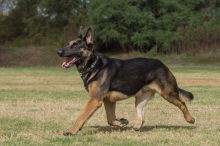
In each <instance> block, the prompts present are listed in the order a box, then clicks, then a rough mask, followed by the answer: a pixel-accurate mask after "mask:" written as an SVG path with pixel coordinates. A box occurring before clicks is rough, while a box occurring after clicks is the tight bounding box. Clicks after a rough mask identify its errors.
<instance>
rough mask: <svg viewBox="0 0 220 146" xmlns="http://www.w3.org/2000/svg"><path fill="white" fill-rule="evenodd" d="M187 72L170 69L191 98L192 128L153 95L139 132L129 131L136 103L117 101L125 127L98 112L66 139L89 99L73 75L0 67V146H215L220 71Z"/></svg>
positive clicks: (219, 128) (219, 142)
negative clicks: (112, 123)
mask: <svg viewBox="0 0 220 146" xmlns="http://www.w3.org/2000/svg"><path fill="white" fill-rule="evenodd" d="M186 69H188V71H187V72H184V71H182V72H181V70H180V69H179V68H178V69H175V68H174V69H173V70H174V74H175V76H176V78H177V80H178V82H179V84H180V85H181V86H183V87H184V88H186V89H187V90H189V91H192V92H193V93H194V95H195V100H194V101H193V102H192V103H187V105H188V107H189V110H190V112H191V113H192V115H193V116H194V117H195V118H196V123H195V124H194V125H190V124H188V123H187V122H186V121H185V120H184V118H183V115H182V113H181V112H180V111H179V109H177V108H176V107H174V106H173V105H171V104H169V103H168V102H167V101H165V100H164V99H163V98H161V97H159V96H158V95H157V96H156V97H155V98H154V99H153V100H152V101H151V102H149V104H148V105H147V106H146V109H145V111H146V113H145V115H146V116H145V120H146V122H145V124H144V126H143V128H142V130H141V131H140V132H136V131H133V130H132V125H133V124H134V120H135V116H136V112H135V108H134V98H130V99H128V100H125V101H120V102H118V103H117V110H116V113H117V116H118V117H123V118H127V119H128V120H129V121H130V123H129V125H128V126H127V127H125V128H112V127H109V126H108V125H107V122H106V117H105V111H104V107H101V109H99V110H98V111H97V112H96V113H95V114H94V116H93V117H92V118H91V119H90V120H89V121H88V123H87V124H86V125H85V127H84V128H83V129H82V130H81V131H80V132H79V135H77V136H74V137H64V136H63V135H62V133H63V131H64V130H65V129H66V128H67V127H68V126H70V125H71V124H72V122H73V121H75V119H76V118H77V116H78V115H79V113H80V112H81V111H82V109H83V108H84V106H85V104H86V102H87V99H88V97H87V96H88V94H87V93H86V92H85V90H84V87H83V85H82V82H81V80H80V78H79V75H78V74H77V73H76V72H75V70H72V71H71V70H70V72H63V71H62V70H60V69H56V68H48V69H46V68H43V69H42V68H30V69H27V68H19V69H17V70H16V68H9V69H7V68H1V69H0V70H1V72H0V145H22V146H23V145H94V146H95V145H122V146H129V145H135V146H138V145H157V146H158V145H161V146H162V145H173V146H176V145H183V146H184V145H198V146H200V145H203V146H209V145H210V146H215V145H216V146H218V145H220V140H219V137H220V122H219V121H220V116H219V115H220V97H219V96H220V90H219V89H220V88H219V87H220V86H219V80H220V72H217V71H216V70H215V71H210V72H208V71H209V70H205V69H204V68H202V69H201V72H200V71H198V69H197V70H196V71H195V72H193V70H191V68H186V67H184V68H183V70H186ZM219 70H220V69H219ZM72 74H73V75H72ZM204 84H205V85H204Z"/></svg>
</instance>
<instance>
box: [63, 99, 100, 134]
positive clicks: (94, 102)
mask: <svg viewBox="0 0 220 146" xmlns="http://www.w3.org/2000/svg"><path fill="white" fill-rule="evenodd" d="M102 103H103V102H102V101H100V100H98V99H96V98H91V99H90V100H89V102H88V103H87V105H86V107H85V109H84V111H83V112H82V113H81V114H80V116H79V117H78V118H77V120H76V122H75V123H74V124H73V126H72V127H70V128H69V129H68V130H67V132H65V133H64V136H69V135H75V134H77V132H78V131H79V130H80V128H82V126H83V125H84V124H85V123H86V121H87V120H88V119H89V118H90V117H91V116H92V115H93V113H94V112H95V111H96V110H97V109H98V108H99V107H101V105H102Z"/></svg>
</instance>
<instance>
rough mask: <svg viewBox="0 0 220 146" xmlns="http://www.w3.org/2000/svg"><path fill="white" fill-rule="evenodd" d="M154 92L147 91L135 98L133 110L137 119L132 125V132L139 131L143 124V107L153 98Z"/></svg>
mask: <svg viewBox="0 0 220 146" xmlns="http://www.w3.org/2000/svg"><path fill="white" fill-rule="evenodd" d="M154 93H155V92H154V91H152V90H148V91H146V92H144V93H142V94H140V95H136V96H135V108H136V111H137V118H136V121H135V125H134V130H139V129H140V128H141V127H142V125H143V123H144V107H145V105H146V104H147V102H148V101H149V100H150V99H152V97H153V96H154Z"/></svg>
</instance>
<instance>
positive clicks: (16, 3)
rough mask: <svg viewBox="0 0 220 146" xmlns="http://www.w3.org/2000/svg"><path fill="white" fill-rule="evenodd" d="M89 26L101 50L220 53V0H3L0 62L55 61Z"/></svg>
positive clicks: (53, 62) (5, 63)
mask: <svg viewBox="0 0 220 146" xmlns="http://www.w3.org/2000/svg"><path fill="white" fill-rule="evenodd" d="M88 26H92V27H93V29H94V31H95V48H96V49H97V50H98V51H101V52H108V53H109V52H110V53H112V52H124V53H129V52H134V51H136V52H142V53H148V54H153V55H157V54H160V55H161V54H184V53H185V54H186V53H188V54H191V55H195V54H212V55H214V56H215V55H216V54H218V52H220V51H219V50H220V0H0V65H4V66H7V65H11V64H12V65H29V64H30V65H34V64H37V65H39V64H40V65H44V64H48V65H53V64H56V63H55V62H56V60H57V59H58V57H57V56H56V54H55V52H56V50H57V49H58V48H59V47H62V46H64V45H65V44H66V43H67V42H68V41H70V40H71V39H74V38H76V37H77V36H78V30H79V28H80V27H83V28H86V27H88ZM42 58H47V60H44V59H42Z"/></svg>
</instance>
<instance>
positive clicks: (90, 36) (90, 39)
mask: <svg viewBox="0 0 220 146" xmlns="http://www.w3.org/2000/svg"><path fill="white" fill-rule="evenodd" d="M84 40H85V41H86V44H87V45H88V46H91V45H93V32H92V28H91V27H89V28H88V30H87V32H86V34H85V36H84Z"/></svg>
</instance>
